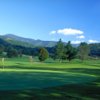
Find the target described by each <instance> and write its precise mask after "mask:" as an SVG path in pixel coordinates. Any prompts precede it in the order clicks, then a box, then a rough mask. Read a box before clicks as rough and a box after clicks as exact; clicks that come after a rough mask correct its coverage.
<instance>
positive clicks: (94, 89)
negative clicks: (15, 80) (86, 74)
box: [0, 80, 100, 100]
mask: <svg viewBox="0 0 100 100" xmlns="http://www.w3.org/2000/svg"><path fill="white" fill-rule="evenodd" d="M95 82H98V80H95V81H93V82H91V83H85V84H67V85H62V86H55V87H49V88H43V89H29V90H21V91H18V90H17V91H15V90H12V91H0V100H100V95H99V91H100V88H99V87H98V86H97V85H96V84H93V83H95Z"/></svg>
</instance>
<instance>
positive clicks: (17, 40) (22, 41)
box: [0, 34, 56, 47]
mask: <svg viewBox="0 0 100 100" xmlns="http://www.w3.org/2000/svg"><path fill="white" fill-rule="evenodd" d="M0 37H1V38H2V39H4V40H5V41H7V42H8V43H11V44H15V45H21V46H26V47H39V46H44V47H52V46H55V45H56V42H54V41H42V40H34V39H29V38H24V37H20V36H16V35H13V34H6V35H2V36H0Z"/></svg>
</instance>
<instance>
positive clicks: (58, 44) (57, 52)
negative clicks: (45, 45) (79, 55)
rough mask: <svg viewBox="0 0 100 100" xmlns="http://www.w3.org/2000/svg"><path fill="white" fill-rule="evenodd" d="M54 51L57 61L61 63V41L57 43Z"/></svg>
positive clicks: (62, 50)
mask: <svg viewBox="0 0 100 100" xmlns="http://www.w3.org/2000/svg"><path fill="white" fill-rule="evenodd" d="M55 51H56V53H55V56H56V58H57V59H59V61H61V60H62V58H63V55H64V43H63V42H62V40H61V39H60V40H59V41H58V42H57V45H56V50H55Z"/></svg>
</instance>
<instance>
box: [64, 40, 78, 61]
mask: <svg viewBox="0 0 100 100" xmlns="http://www.w3.org/2000/svg"><path fill="white" fill-rule="evenodd" d="M76 55H77V49H76V48H74V47H73V46H72V45H71V42H70V41H68V43H67V44H66V46H65V58H66V59H67V60H68V61H71V60H72V59H74V58H75V57H76Z"/></svg>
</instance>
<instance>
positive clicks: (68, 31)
mask: <svg viewBox="0 0 100 100" xmlns="http://www.w3.org/2000/svg"><path fill="white" fill-rule="evenodd" d="M83 33H84V32H83V31H81V30H78V29H72V28H64V29H59V30H56V31H51V32H50V34H63V35H81V34H83Z"/></svg>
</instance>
